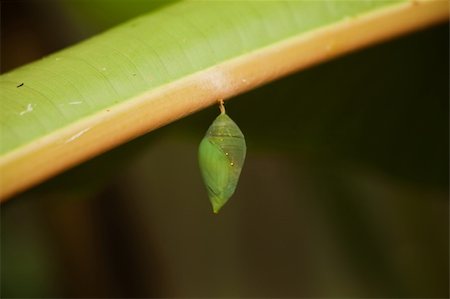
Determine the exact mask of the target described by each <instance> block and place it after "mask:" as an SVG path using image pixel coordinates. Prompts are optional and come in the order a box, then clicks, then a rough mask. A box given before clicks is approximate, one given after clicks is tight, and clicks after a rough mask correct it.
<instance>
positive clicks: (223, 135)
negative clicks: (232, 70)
mask: <svg viewBox="0 0 450 299" xmlns="http://www.w3.org/2000/svg"><path fill="white" fill-rule="evenodd" d="M220 112H221V113H220V115H219V116H218V117H217V118H216V119H215V120H214V121H213V123H212V124H211V126H210V127H209V129H208V131H207V132H206V134H205V137H204V138H203V139H202V141H201V143H200V146H199V149H198V160H199V164H200V171H201V173H202V176H203V180H204V182H205V185H206V188H207V190H208V196H209V200H210V201H211V204H212V207H213V211H214V213H218V212H219V210H220V208H222V206H223V205H224V204H225V203H226V202H227V201H228V199H229V198H230V197H231V196H232V195H233V193H234V191H235V190H236V185H237V183H238V180H239V175H240V174H241V170H242V166H243V164H244V160H245V153H246V150H247V148H246V145H245V139H244V135H243V134H242V132H241V130H240V129H239V127H238V126H237V125H236V123H235V122H234V121H233V120H232V119H231V118H230V117H229V116H228V115H227V114H226V113H225V108H224V106H223V101H221V102H220Z"/></svg>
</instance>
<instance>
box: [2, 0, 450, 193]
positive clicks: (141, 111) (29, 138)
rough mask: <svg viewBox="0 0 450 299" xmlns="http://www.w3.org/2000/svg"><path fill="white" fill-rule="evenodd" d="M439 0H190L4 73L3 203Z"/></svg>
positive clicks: (382, 31)
mask: <svg viewBox="0 0 450 299" xmlns="http://www.w3.org/2000/svg"><path fill="white" fill-rule="evenodd" d="M448 14H449V13H448V2H447V1H441V0H431V1H426V0H415V1H407V0H389V1H381V0H373V1H370V0H367V1H326V0H324V1H286V2H284V1H267V2H253V1H246V2H244V1H223V2H222V1H211V2H207V1H192V2H190V1H188V2H180V3H175V4H173V5H170V6H167V7H165V8H163V9H160V10H157V11H154V12H152V13H150V14H147V15H144V16H141V17H139V18H136V19H133V20H131V21H129V22H126V23H124V24H123V25H120V26H118V27H116V28H113V29H112V30H109V31H107V32H105V33H103V34H101V35H98V36H96V37H94V38H91V39H88V40H86V41H85V42H82V43H80V44H78V45H75V46H73V47H70V48H67V49H65V50H62V51H60V52H57V53H55V54H53V55H50V56H48V57H45V58H44V59H41V60H40V61H37V62H34V63H32V64H29V65H26V66H23V67H21V68H18V69H16V70H13V71H11V72H9V73H7V74H4V75H2V76H0V92H1V101H0V105H1V107H0V137H1V140H0V141H1V142H0V155H1V156H0V174H1V186H0V198H1V199H6V198H8V197H10V196H11V195H13V194H16V193H17V192H20V191H23V190H25V189H26V188H29V187H31V186H33V185H35V184H37V183H39V182H42V181H44V180H45V179H47V178H49V177H51V176H53V175H56V174H57V173H59V172H61V171H63V170H65V169H67V168H69V167H72V166H74V165H76V164H79V163H81V162H82V161H85V160H87V159H89V158H91V157H93V156H95V155H98V154H100V153H102V152H105V151H107V150H108V149H111V148H113V147H115V146H117V145H119V144H121V143H124V142H126V141H127V140H129V139H131V138H134V137H137V136H139V135H142V134H144V133H146V132H148V131H151V130H154V129H156V128H158V127H160V126H163V125H165V124H167V123H170V122H172V121H175V120H177V119H179V118H181V117H183V116H186V115H189V114H191V113H193V112H195V111H198V110H200V109H203V108H205V107H207V106H208V105H211V104H213V103H215V102H216V101H217V100H218V99H220V98H223V99H227V98H230V97H232V96H234V95H236V94H239V93H242V92H244V91H247V90H250V89H252V88H255V87H257V86H259V85H261V84H264V83H267V82H269V81H271V80H274V79H276V78H279V77H281V76H284V75H287V74H289V73H291V72H294V71H297V70H300V69H302V68H305V67H308V66H310V65H312V64H314V63H318V62H321V61H324V60H327V59H330V58H333V57H336V56H338V55H341V54H343V53H346V52H349V51H352V50H354V49H358V48H360V47H363V46H366V45H370V44H373V43H375V42H379V41H382V40H385V39H387V38H392V37H394V36H397V35H399V34H402V33H405V32H408V31H412V30H416V29H418V28H421V27H423V26H427V25H431V24H434V23H436V22H440V21H444V20H447V19H448Z"/></svg>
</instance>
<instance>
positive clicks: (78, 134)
mask: <svg viewBox="0 0 450 299" xmlns="http://www.w3.org/2000/svg"><path fill="white" fill-rule="evenodd" d="M90 129H91V128H86V129H84V130H81V131H80V132H78V133H76V134H75V135H73V136H72V137H70V138H69V139H67V140H66V141H65V142H64V143H69V142H72V141H74V140H75V139H77V138H79V137H80V136H81V135H83V134H84V133H86V132H87V131H89V130H90Z"/></svg>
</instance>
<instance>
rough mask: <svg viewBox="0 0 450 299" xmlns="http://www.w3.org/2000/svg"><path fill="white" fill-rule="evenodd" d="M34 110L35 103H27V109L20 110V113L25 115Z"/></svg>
mask: <svg viewBox="0 0 450 299" xmlns="http://www.w3.org/2000/svg"><path fill="white" fill-rule="evenodd" d="M31 111H33V104H28V105H27V109H25V110H23V111H21V112H19V115H24V114H25V113H28V112H31Z"/></svg>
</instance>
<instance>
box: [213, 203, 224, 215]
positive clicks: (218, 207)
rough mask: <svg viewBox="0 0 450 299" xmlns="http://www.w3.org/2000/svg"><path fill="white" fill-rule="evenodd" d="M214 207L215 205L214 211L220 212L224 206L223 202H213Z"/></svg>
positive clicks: (215, 212)
mask: <svg viewBox="0 0 450 299" xmlns="http://www.w3.org/2000/svg"><path fill="white" fill-rule="evenodd" d="M212 207H213V213H214V214H219V211H220V209H221V208H222V207H223V204H218V203H215V202H212Z"/></svg>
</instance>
